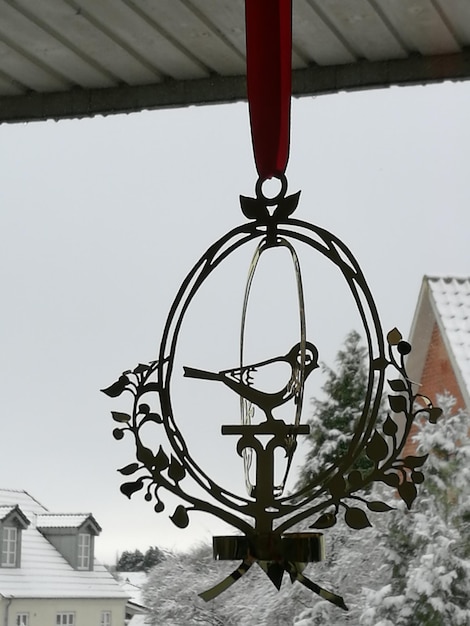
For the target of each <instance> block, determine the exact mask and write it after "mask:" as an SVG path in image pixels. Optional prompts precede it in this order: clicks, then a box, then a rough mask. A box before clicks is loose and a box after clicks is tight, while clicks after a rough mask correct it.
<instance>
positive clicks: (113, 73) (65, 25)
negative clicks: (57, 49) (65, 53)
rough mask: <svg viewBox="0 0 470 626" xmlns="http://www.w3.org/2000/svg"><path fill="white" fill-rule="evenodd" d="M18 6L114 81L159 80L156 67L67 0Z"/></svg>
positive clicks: (26, 0) (44, 0)
mask: <svg viewBox="0 0 470 626" xmlns="http://www.w3.org/2000/svg"><path fill="white" fill-rule="evenodd" d="M16 6H17V7H18V9H20V10H22V11H24V12H25V14H27V15H30V16H31V19H33V20H35V21H36V23H38V24H40V25H47V28H49V29H51V30H52V31H53V32H55V33H57V37H58V38H59V39H60V40H61V41H65V45H67V42H69V43H68V45H70V46H72V47H73V48H74V49H76V50H78V51H79V53H80V54H81V55H82V56H83V57H85V58H86V59H91V63H90V64H91V65H97V66H99V67H101V68H102V70H103V72H104V73H105V74H108V77H109V79H110V80H111V81H112V82H113V84H116V85H117V84H119V83H120V82H123V81H124V82H126V83H127V84H129V85H137V84H148V83H151V82H155V81H158V80H159V77H158V76H157V75H156V73H155V72H154V71H150V70H149V69H148V68H147V67H145V65H143V64H142V63H140V62H139V60H138V59H136V58H135V57H134V56H132V55H131V54H129V53H128V52H127V51H126V50H125V49H124V48H122V47H121V46H120V45H119V44H117V43H116V42H115V41H113V39H111V38H110V37H108V36H107V35H106V34H105V33H104V32H103V31H102V30H101V29H99V28H97V27H96V26H95V25H94V24H92V23H91V22H89V21H88V20H87V19H86V17H85V16H84V15H83V14H82V13H81V12H79V11H77V10H76V9H75V8H74V7H71V6H70V5H68V4H67V3H66V2H60V3H58V2H57V0H41V2H31V0H17V1H16Z"/></svg>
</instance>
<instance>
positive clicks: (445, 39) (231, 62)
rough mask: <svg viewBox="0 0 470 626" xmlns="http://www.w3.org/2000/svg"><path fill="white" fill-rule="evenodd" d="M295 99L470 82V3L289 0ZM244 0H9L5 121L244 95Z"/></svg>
mask: <svg viewBox="0 0 470 626" xmlns="http://www.w3.org/2000/svg"><path fill="white" fill-rule="evenodd" d="M293 6H294V11H293V37H294V40H293V54H292V65H293V70H294V74H293V94H294V96H302V95H314V94H325V93H332V92H337V91H341V90H354V89H370V88H374V87H386V86H389V85H407V84H417V83H418V84H419V83H429V82H438V81H443V80H464V79H468V78H469V77H470V2H468V0H293ZM245 97H246V88H245V26H244V0H100V1H99V2H96V0H41V2H37V0H2V1H1V2H0V122H20V121H28V120H43V119H48V118H55V119H61V118H73V117H85V116H93V115H96V114H111V113H120V112H131V111H140V110H142V109H156V108H166V107H181V106H188V105H192V104H209V103H222V102H233V101H237V100H243V99H245Z"/></svg>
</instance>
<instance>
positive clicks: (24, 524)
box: [0, 506, 29, 567]
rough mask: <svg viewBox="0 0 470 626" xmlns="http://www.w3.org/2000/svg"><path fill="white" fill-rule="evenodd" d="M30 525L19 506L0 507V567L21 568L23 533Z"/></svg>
mask: <svg viewBox="0 0 470 626" xmlns="http://www.w3.org/2000/svg"><path fill="white" fill-rule="evenodd" d="M28 525H29V520H28V518H27V517H26V516H25V515H24V514H23V512H22V511H21V509H20V508H19V507H18V506H1V507H0V567H20V561H21V532H22V531H23V530H26V528H28Z"/></svg>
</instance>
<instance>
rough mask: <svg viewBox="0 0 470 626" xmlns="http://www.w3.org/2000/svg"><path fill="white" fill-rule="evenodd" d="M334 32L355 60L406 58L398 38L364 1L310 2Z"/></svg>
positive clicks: (323, 0) (311, 0) (333, 0)
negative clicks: (353, 54)
mask: <svg viewBox="0 0 470 626" xmlns="http://www.w3.org/2000/svg"><path fill="white" fill-rule="evenodd" d="M310 3H311V4H312V6H314V7H315V9H316V11H318V12H319V13H320V14H321V15H322V17H323V19H326V20H328V21H329V22H330V23H331V24H332V25H333V26H334V28H336V29H337V31H338V32H339V33H341V36H342V38H343V40H344V41H345V42H348V44H349V46H350V48H351V49H352V50H353V51H354V52H355V55H356V57H358V58H364V59H368V60H369V61H382V60H384V59H399V58H403V57H406V56H407V52H406V50H405V48H404V46H403V45H402V44H401V42H400V40H399V38H398V37H397V36H396V34H395V33H394V32H393V30H391V29H390V27H389V25H388V24H386V23H385V22H384V20H383V19H382V17H381V15H380V14H379V13H378V12H377V11H376V10H375V9H374V8H373V6H372V5H371V4H370V3H369V2H368V1H367V0H321V1H320V0H310Z"/></svg>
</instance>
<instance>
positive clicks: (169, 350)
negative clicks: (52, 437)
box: [103, 177, 441, 608]
mask: <svg viewBox="0 0 470 626" xmlns="http://www.w3.org/2000/svg"><path fill="white" fill-rule="evenodd" d="M286 191H287V181H286V180H285V177H281V191H280V192H279V194H278V196H276V198H272V199H269V198H266V197H265V196H264V195H263V192H262V189H261V184H260V183H258V185H257V188H256V198H246V197H241V206H242V211H243V213H244V215H245V216H246V217H247V218H248V219H249V220H251V221H249V222H248V223H246V224H243V225H241V226H239V227H238V228H235V229H233V230H232V231H230V232H229V233H227V234H226V235H224V236H223V237H222V238H221V239H220V240H219V241H217V242H216V243H214V244H213V245H212V246H211V247H210V248H209V249H208V250H207V251H206V252H205V253H204V255H203V256H202V257H201V259H200V260H199V261H198V262H197V263H196V265H195V266H194V268H193V269H192V270H191V271H190V273H189V274H188V276H187V277H186V279H185V280H184V282H183V284H182V285H181V287H180V289H179V291H178V294H177V296H176V298H175V301H174V302H173V304H172V306H171V309H170V313H169V315H168V318H167V321H166V325H165V328H164V332H163V337H162V341H161V344H160V351H159V357H158V360H156V361H153V362H151V363H149V364H140V365H138V366H137V367H136V368H135V369H134V370H129V371H126V372H124V373H123V374H122V375H121V376H120V377H119V379H118V380H117V381H116V382H115V383H114V384H113V385H111V386H110V387H108V388H107V389H104V390H103V392H104V393H105V394H107V395H108V396H110V397H117V396H120V395H121V394H122V393H124V392H127V393H129V394H131V396H132V399H133V404H132V409H131V411H130V412H129V413H120V412H113V413H112V416H113V419H114V420H115V421H116V422H117V423H118V426H117V427H116V428H115V429H114V431H113V434H114V437H115V438H116V439H122V438H123V437H124V435H126V434H127V433H131V435H132V436H133V437H134V440H135V445H136V457H137V462H132V463H130V464H129V465H126V466H125V467H123V468H121V469H120V470H119V471H120V472H121V473H122V474H123V475H124V476H132V477H133V478H132V479H130V480H128V481H127V482H125V483H124V484H123V485H122V486H121V491H122V492H123V493H124V494H125V495H126V496H128V497H131V496H132V495H133V494H134V493H136V492H138V491H144V492H145V495H144V497H145V499H146V500H148V501H152V500H154V501H155V504H154V508H155V511H156V512H157V513H160V512H162V511H163V510H164V509H165V504H164V501H163V499H162V497H161V496H160V492H161V491H162V490H167V491H168V492H170V493H172V494H174V495H175V496H177V497H178V498H180V499H181V500H182V501H183V502H184V503H185V504H184V505H183V504H180V505H178V506H177V507H176V509H175V511H174V512H173V514H172V515H171V520H172V521H173V523H174V524H175V525H176V526H178V527H180V528H185V527H186V526H187V525H188V523H189V515H190V513H191V512H193V511H205V512H207V513H211V514H213V515H215V516H217V517H219V518H220V519H222V520H224V521H225V522H227V523H228V524H230V525H231V526H233V527H234V528H236V529H238V530H239V531H240V532H241V533H242V535H239V536H235V537H215V538H214V556H215V557H216V558H219V559H234V558H237V559H238V558H241V560H242V562H241V565H240V566H239V567H238V568H237V569H236V570H235V571H234V572H232V574H230V576H228V577H227V578H226V579H224V581H222V582H221V583H220V584H218V585H216V586H215V587H214V588H212V589H210V590H208V591H207V592H205V593H203V594H201V597H202V598H204V599H205V600H209V599H211V598H213V597H215V596H216V595H218V593H220V592H221V591H223V590H224V589H226V588H227V587H228V586H229V585H230V584H232V583H233V582H235V581H236V580H237V579H238V578H240V576H242V575H243V574H244V573H245V572H246V571H247V570H248V569H249V568H250V566H251V564H252V563H253V562H257V563H258V564H259V565H260V567H262V569H263V570H264V571H265V572H266V574H267V575H268V576H269V578H270V579H271V581H272V582H273V583H274V584H275V585H276V586H277V587H279V585H280V583H281V580H282V575H283V573H284V572H288V574H289V576H290V578H291V581H292V582H294V581H296V580H297V581H299V582H300V583H301V584H303V585H305V586H306V587H308V588H309V589H311V590H312V591H314V592H316V593H318V594H320V595H321V596H322V597H323V598H326V599H328V600H329V601H331V602H333V603H334V604H337V605H338V606H340V607H342V608H346V606H345V604H344V602H343V600H342V598H341V597H340V596H338V595H336V594H334V593H332V592H329V591H327V590H325V589H323V588H322V587H320V586H319V585H317V584H316V583H313V582H312V581H310V580H309V579H308V578H306V577H305V576H304V574H303V570H304V568H305V564H306V563H308V562H312V561H318V560H320V559H321V558H322V554H323V537H322V535H321V534H320V533H319V532H317V531H318V530H321V529H325V528H328V527H331V526H333V525H334V524H336V521H337V519H338V516H339V513H340V511H343V512H344V520H345V522H346V524H347V525H348V526H349V527H351V528H353V529H357V530H360V529H362V528H365V527H367V526H370V525H371V524H370V521H369V516H368V511H373V512H384V511H388V510H389V509H390V507H389V506H388V505H387V504H386V503H384V502H381V501H375V500H371V499H370V496H368V495H367V494H366V495H364V493H365V492H364V491H363V490H364V489H365V488H367V487H368V486H369V485H371V483H373V482H375V481H379V482H383V483H385V484H386V485H389V486H390V487H391V488H393V489H394V490H396V491H397V492H398V494H399V496H400V497H401V498H402V499H403V500H404V501H405V503H406V504H407V506H408V508H409V507H411V505H412V503H413V501H414V499H415V497H416V493H417V491H416V484H418V483H420V482H422V480H423V478H424V477H423V474H422V472H421V466H422V465H423V464H424V462H425V460H426V456H427V455H423V456H405V457H403V455H402V453H403V449H404V445H405V443H406V440H407V438H408V435H409V433H410V430H411V427H412V425H413V422H414V421H415V419H416V418H422V417H423V416H427V417H428V419H430V421H435V420H436V419H437V418H438V417H439V415H440V413H441V410H440V409H439V408H437V407H433V406H432V404H431V402H430V401H429V400H428V399H427V398H424V397H423V396H420V395H419V394H416V393H414V391H413V383H412V382H411V381H410V380H409V379H408V377H407V374H406V369H405V362H404V359H405V357H406V355H407V354H408V353H409V352H410V350H411V346H410V345H409V344H408V343H407V342H406V341H403V338H402V336H401V334H400V333H399V331H398V330H397V329H393V330H392V331H390V332H389V333H388V335H387V338H386V343H385V341H384V338H383V333H382V328H381V325H380V321H379V316H378V313H377V310H376V307H375V304H374V300H373V298H372V295H371V293H370V291H369V288H368V286H367V283H366V281H365V278H364V276H363V273H362V271H361V269H360V267H359V265H358V263H357V261H356V260H355V258H354V257H353V255H352V254H351V252H350V251H349V250H348V248H347V247H346V246H345V245H344V244H343V243H342V242H341V241H340V240H339V239H338V238H337V237H335V235H333V234H331V233H329V232H328V231H326V230H324V229H322V228H319V227H318V226H314V225H312V224H310V223H308V222H304V221H300V220H296V219H293V218H292V217H291V215H292V213H293V212H294V210H295V208H296V206H297V203H298V201H299V195H300V192H299V193H297V194H294V195H292V196H286ZM273 207H274V208H273ZM252 241H257V242H258V246H257V249H256V252H255V255H254V257H253V260H252V263H251V266H250V270H249V275H248V281H247V287H246V291H245V301H244V306H243V314H242V324H241V339H240V362H239V364H238V365H237V366H235V367H233V368H232V369H225V370H219V371H207V370H203V369H198V368H196V367H195V366H196V365H197V364H187V365H185V367H184V375H185V376H186V377H191V378H196V379H201V380H203V381H205V383H207V384H208V385H209V383H218V384H220V383H223V384H224V385H226V386H227V387H228V388H230V389H231V390H232V391H233V392H234V393H236V394H237V395H238V396H239V397H240V414H241V420H240V422H241V423H240V424H228V425H224V426H222V434H223V435H227V436H234V437H238V441H237V444H236V449H237V452H238V453H239V455H240V456H242V457H243V458H244V464H245V473H246V482H247V488H248V495H247V497H242V496H240V495H237V494H234V493H232V492H230V491H228V490H226V489H225V488H224V487H222V486H221V485H219V484H218V483H217V482H216V481H215V480H214V479H213V478H211V477H210V476H208V475H207V474H206V473H205V472H204V471H203V470H202V468H201V467H200V466H199V465H198V464H197V463H196V462H195V461H194V459H193V458H192V456H191V454H190V451H189V449H188V446H187V444H186V442H185V440H184V438H183V436H182V434H181V432H180V430H179V428H178V426H177V417H176V416H175V415H174V412H173V405H172V401H171V392H170V386H171V385H170V383H171V380H172V376H173V374H174V361H175V351H176V346H177V343H178V336H179V332H180V329H181V326H182V323H183V320H184V316H185V314H186V312H187V310H188V308H189V307H190V305H191V302H192V300H193V298H194V296H195V294H196V293H197V292H198V290H199V288H200V287H201V285H202V284H203V282H204V281H205V280H206V279H207V277H208V276H209V275H210V274H211V273H212V272H213V270H214V269H215V268H216V267H218V266H219V265H220V264H221V263H222V262H223V261H224V260H225V259H226V258H227V257H228V256H229V255H230V254H232V253H233V252H235V251H236V250H238V249H239V248H240V247H241V246H243V245H245V244H247V243H248V242H252ZM300 243H301V244H304V245H306V246H308V247H309V248H311V249H312V250H313V251H314V252H316V253H319V254H321V255H323V256H324V257H325V258H326V259H328V260H329V261H330V262H331V263H333V264H334V265H335V266H336V267H337V268H338V269H339V270H340V272H341V273H342V275H343V277H344V280H345V281H346V284H347V285H348V287H349V290H350V292H351V295H352V297H353V298H354V300H355V303H356V306H357V309H358V311H359V314H360V317H361V319H362V322H363V325H364V331H365V336H366V340H367V349H368V356H369V376H368V384H367V391H366V395H365V397H364V406H363V410H362V413H361V415H360V417H359V419H358V421H357V424H356V428H355V431H354V433H353V436H352V439H351V442H350V445H349V448H348V450H347V452H346V453H345V455H344V456H343V457H342V458H339V459H337V460H336V462H335V463H334V464H332V465H331V466H329V467H325V468H324V469H323V471H322V472H321V473H320V474H319V475H318V476H317V478H316V480H315V482H314V483H312V484H310V485H307V486H306V487H305V488H303V489H302V490H300V491H298V492H296V493H292V494H288V495H284V494H283V489H284V485H285V479H286V476H284V479H283V481H282V484H281V485H275V480H274V452H275V450H277V449H279V448H281V449H284V450H285V452H286V456H287V469H286V475H287V473H288V472H289V469H290V465H291V461H292V457H293V454H294V451H295V447H296V440H297V437H298V436H299V435H306V434H308V432H309V427H308V425H306V424H301V423H300V416H301V412H302V402H303V393H304V384H305V380H306V378H307V377H308V376H309V375H310V374H311V373H312V372H313V371H314V370H315V368H316V367H318V352H317V348H316V347H315V345H314V344H313V343H312V342H310V341H308V340H307V333H306V322H305V310H304V299H303V287H302V278H301V272H300V265H299V262H298V258H297V254H296V251H295V244H300ZM280 246H284V247H287V248H288V249H289V251H290V253H291V258H292V261H293V263H294V267H295V276H296V281H297V292H298V300H299V315H300V328H301V332H300V341H299V343H297V344H296V345H294V346H293V347H292V348H291V349H290V350H289V349H288V347H287V349H286V353H285V354H284V355H281V356H277V357H270V358H267V359H266V360H264V361H260V362H258V363H255V364H251V365H247V364H245V363H244V342H245V337H244V334H245V330H244V328H245V317H246V306H247V302H248V299H249V293H250V288H251V282H252V279H253V275H254V272H255V270H256V266H257V263H258V260H259V257H260V256H261V254H263V252H264V251H265V250H267V249H271V248H276V247H280ZM276 363H284V364H286V365H287V366H288V367H289V372H290V373H289V375H288V376H287V379H286V382H285V384H284V385H283V386H282V388H280V389H279V390H278V391H277V392H274V393H272V392H270V393H268V392H266V391H265V390H263V389H262V388H261V387H258V384H257V382H256V374H257V373H258V372H259V371H260V370H262V369H265V368H268V367H270V366H272V365H274V364H276ZM389 369H390V370H392V372H394V373H393V374H392V375H391V376H390V377H389V380H388V384H389V387H390V389H391V392H389V394H388V403H389V411H388V415H387V418H386V419H385V421H384V423H383V426H382V427H381V428H378V426H377V416H378V412H379V408H380V404H381V399H382V395H383V389H384V382H385V372H386V370H389ZM149 392H153V395H152V396H150V393H149ZM150 397H152V399H153V401H154V402H155V405H156V407H153V408H152V407H151V406H150V404H149V402H150V400H149V398H150ZM418 399H421V401H423V400H424V406H423V402H421V404H418V403H417V402H416V401H417V400H418ZM288 402H290V403H292V404H293V407H294V419H293V422H292V423H286V422H285V421H284V419H279V418H276V415H275V412H276V409H277V408H279V407H281V406H283V405H284V404H286V403H288ZM256 409H259V410H260V411H261V413H262V414H263V417H264V419H263V421H261V422H259V423H256V424H255V423H253V419H252V418H253V415H254V413H255V410H256ZM149 422H151V423H154V424H157V425H159V426H160V427H161V429H162V445H160V446H159V447H158V449H154V448H152V447H150V445H149V444H148V442H147V441H146V439H145V436H144V432H143V430H142V427H143V426H145V425H146V424H148V423H149ZM164 435H165V437H164ZM165 438H166V444H165V441H164V440H165ZM164 446H165V447H164ZM253 454H254V455H256V476H255V480H254V482H252V481H251V480H250V477H249V467H250V465H251V460H252V455H253ZM362 454H366V455H367V457H368V458H369V459H370V460H371V461H372V463H373V467H372V469H371V470H370V471H369V472H368V473H367V474H364V473H361V472H360V471H359V470H356V469H352V467H353V465H354V463H355V461H356V460H357V459H358V457H359V456H360V455H362ZM194 483H195V484H196V485H198V487H199V488H200V489H202V490H203V492H205V494H206V496H207V497H205V496H203V497H201V495H195V494H194V493H191V492H190V490H189V489H188V486H189V485H190V484H194ZM200 489H199V493H200ZM359 491H361V492H362V493H361V495H358V493H357V492H359ZM312 518H313V521H312V524H311V525H310V528H312V529H316V530H315V532H312V533H287V532H286V531H287V530H289V529H290V528H292V527H293V526H294V525H295V524H298V523H299V522H302V521H303V520H306V519H312ZM249 519H251V520H253V522H252V523H250V522H249V521H248V520H249Z"/></svg>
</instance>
